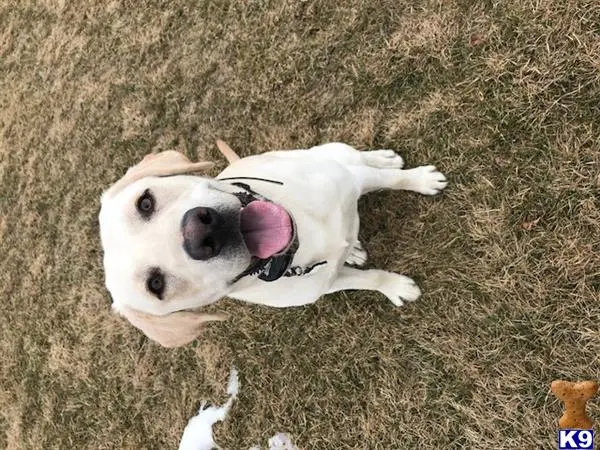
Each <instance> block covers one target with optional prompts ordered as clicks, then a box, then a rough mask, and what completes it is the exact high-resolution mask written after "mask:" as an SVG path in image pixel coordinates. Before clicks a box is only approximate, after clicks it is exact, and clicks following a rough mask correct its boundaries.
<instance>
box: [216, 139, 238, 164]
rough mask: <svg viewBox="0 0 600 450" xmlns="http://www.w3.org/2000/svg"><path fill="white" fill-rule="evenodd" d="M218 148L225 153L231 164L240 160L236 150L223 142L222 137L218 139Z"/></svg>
mask: <svg viewBox="0 0 600 450" xmlns="http://www.w3.org/2000/svg"><path fill="white" fill-rule="evenodd" d="M217 148H218V149H219V151H220V152H221V153H222V154H223V156H224V157H225V159H226V160H227V162H228V163H229V164H233V163H234V162H236V161H239V159H240V157H239V156H238V154H237V153H236V152H234V151H233V150H232V149H231V147H230V146H229V145H227V144H226V143H225V142H223V141H222V140H221V139H217Z"/></svg>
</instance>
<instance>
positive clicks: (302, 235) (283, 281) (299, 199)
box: [219, 161, 359, 307]
mask: <svg viewBox="0 0 600 450" xmlns="http://www.w3.org/2000/svg"><path fill="white" fill-rule="evenodd" d="M276 162H277V161H275V163H273V164H264V165H263V164H261V166H260V168H259V167H256V166H254V167H252V171H251V172H250V174H248V173H249V172H247V171H246V172H242V171H241V170H238V171H235V172H233V171H226V172H224V173H223V174H221V176H220V177H219V178H221V177H225V176H226V177H232V176H240V177H241V176H245V177H254V178H264V179H268V180H272V181H276V182H278V183H281V184H278V183H271V182H266V181H256V180H252V181H251V184H250V183H249V182H248V180H245V181H244V182H245V183H248V184H250V185H251V187H252V189H253V190H255V191H256V192H258V193H260V194H261V195H264V196H265V197H267V198H269V199H270V200H272V201H274V202H276V203H278V204H280V205H282V206H283V207H284V208H286V210H287V211H288V212H289V213H290V214H291V216H292V217H293V219H294V223H295V226H296V231H297V234H298V240H299V243H300V245H299V248H298V250H297V252H296V254H295V255H294V258H293V260H292V263H291V266H292V267H296V268H298V270H299V271H300V270H302V269H307V268H311V267H312V266H313V265H315V264H319V263H322V262H325V263H324V264H319V265H318V266H315V267H314V268H313V269H311V270H310V271H309V272H308V273H306V274H302V275H297V276H290V277H281V278H280V279H278V280H276V281H272V282H263V281H261V280H252V282H246V283H242V285H246V287H244V288H242V289H237V290H236V291H235V292H234V293H232V295H231V296H232V297H233V298H238V299H240V300H245V301H249V302H256V303H261V304H267V305H270V306H281V307H284V306H294V305H302V304H306V303H311V302H313V301H315V300H316V299H317V298H318V297H320V296H321V295H322V294H323V293H325V292H326V291H327V290H328V288H329V286H330V285H331V282H332V281H333V279H334V278H335V276H336V274H337V272H338V270H339V267H340V266H341V265H342V264H343V263H344V261H345V260H346V258H347V256H348V254H349V252H350V249H351V247H352V245H353V244H354V242H355V241H356V239H357V234H358V225H359V221H358V213H357V200H358V193H357V190H356V188H355V186H354V185H353V183H351V182H349V181H348V180H349V177H348V172H347V170H346V169H345V167H343V166H341V165H339V164H335V163H328V162H323V161H320V162H319V163H318V164H315V163H314V162H310V161H294V162H293V163H294V165H293V166H290V161H285V163H284V164H277V163H276ZM232 167H233V166H232ZM232 172H233V173H232ZM242 173H244V175H242ZM248 281H250V280H248ZM240 287H241V286H240Z"/></svg>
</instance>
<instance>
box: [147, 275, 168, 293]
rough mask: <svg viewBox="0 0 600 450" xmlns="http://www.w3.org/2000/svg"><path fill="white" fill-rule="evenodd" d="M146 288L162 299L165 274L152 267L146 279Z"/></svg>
mask: <svg viewBox="0 0 600 450" xmlns="http://www.w3.org/2000/svg"><path fill="white" fill-rule="evenodd" d="M146 288H147V289H148V290H149V291H150V292H152V293H153V294H154V295H156V297H157V298H159V299H160V300H162V297H163V294H164V292H165V276H164V275H163V274H162V272H161V271H160V270H159V269H152V271H150V275H149V276H148V279H147V280H146Z"/></svg>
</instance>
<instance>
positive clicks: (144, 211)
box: [135, 189, 155, 219]
mask: <svg viewBox="0 0 600 450" xmlns="http://www.w3.org/2000/svg"><path fill="white" fill-rule="evenodd" d="M154 203H155V201H154V196H153V195H152V193H151V192H150V190H148V189H146V190H145V191H144V193H143V194H142V195H141V196H140V198H138V200H137V202H136V204H135V206H136V208H137V210H138V212H139V213H140V214H141V215H142V216H144V217H145V218H146V219H147V218H148V217H150V216H151V215H152V213H153V212H154Z"/></svg>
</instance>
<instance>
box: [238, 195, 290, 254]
mask: <svg viewBox="0 0 600 450" xmlns="http://www.w3.org/2000/svg"><path fill="white" fill-rule="evenodd" d="M241 229H242V234H243V236H244V241H245V242H246V247H248V250H249V251H250V253H251V254H252V255H253V256H256V257H258V258H261V259H265V258H268V257H270V256H273V255H275V254H276V253H279V252H280V251H281V250H283V249H284V248H285V247H286V246H287V245H288V244H289V243H290V241H291V240H292V219H291V218H290V216H289V215H288V213H287V212H286V211H285V209H283V208H282V207H281V206H279V205H277V204H275V203H271V202H265V201H262V200H255V201H253V202H251V203H249V204H248V205H247V206H246V207H245V208H244V209H242V212H241Z"/></svg>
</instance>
